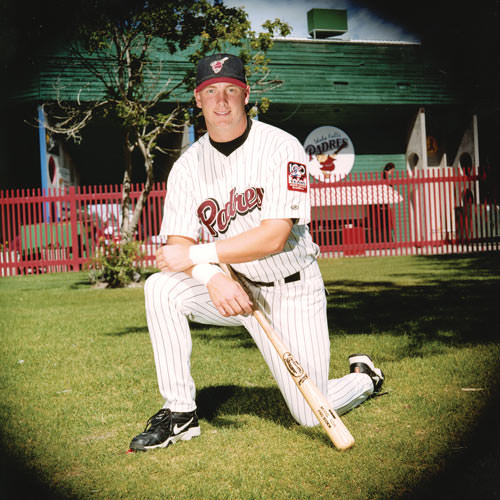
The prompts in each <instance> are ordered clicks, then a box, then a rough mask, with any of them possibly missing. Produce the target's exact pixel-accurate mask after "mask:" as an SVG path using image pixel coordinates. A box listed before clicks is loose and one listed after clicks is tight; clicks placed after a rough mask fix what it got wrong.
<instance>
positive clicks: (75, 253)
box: [68, 186, 80, 271]
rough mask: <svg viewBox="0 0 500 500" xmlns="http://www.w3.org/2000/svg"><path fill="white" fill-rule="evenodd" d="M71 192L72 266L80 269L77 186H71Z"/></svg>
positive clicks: (69, 191) (69, 192) (76, 269)
mask: <svg viewBox="0 0 500 500" xmlns="http://www.w3.org/2000/svg"><path fill="white" fill-rule="evenodd" d="M68 194H69V214H70V224H71V248H72V255H71V260H72V263H71V266H72V269H73V271H79V270H80V245H79V244H78V215H77V213H76V190H75V186H70V187H69V190H68Z"/></svg>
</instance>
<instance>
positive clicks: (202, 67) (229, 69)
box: [196, 54, 247, 91]
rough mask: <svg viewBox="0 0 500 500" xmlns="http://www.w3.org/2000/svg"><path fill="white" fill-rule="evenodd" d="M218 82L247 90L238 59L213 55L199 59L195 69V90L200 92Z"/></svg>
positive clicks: (242, 69) (241, 64) (226, 55)
mask: <svg viewBox="0 0 500 500" xmlns="http://www.w3.org/2000/svg"><path fill="white" fill-rule="evenodd" d="M218 82H227V83H233V84H234V85H238V87H241V88H243V89H246V88H247V79H246V76H245V67H244V66H243V62H242V61H241V59H240V58H239V57H237V56H233V55H232V54H214V55H212V56H207V57H204V58H203V59H200V61H199V62H198V66H197V68H196V90H197V91H200V90H202V89H203V88H205V87H206V86H207V85H211V84H212V83H218Z"/></svg>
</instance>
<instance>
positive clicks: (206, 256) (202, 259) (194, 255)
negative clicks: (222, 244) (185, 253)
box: [189, 243, 219, 264]
mask: <svg viewBox="0 0 500 500" xmlns="http://www.w3.org/2000/svg"><path fill="white" fill-rule="evenodd" d="M189 258H190V259H191V260H192V262H193V264H214V263H217V262H219V257H218V256H217V250H216V248H215V243H203V244H202V245H191V246H190V247H189Z"/></svg>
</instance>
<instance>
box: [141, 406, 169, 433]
mask: <svg viewBox="0 0 500 500" xmlns="http://www.w3.org/2000/svg"><path fill="white" fill-rule="evenodd" d="M167 421H168V425H170V424H171V422H172V412H171V411H170V410H169V409H168V408H162V409H161V410H160V411H159V412H157V413H155V414H154V415H153V416H152V417H151V418H150V419H149V420H148V421H147V423H146V427H145V429H144V432H148V431H150V430H153V429H155V428H156V427H158V426H159V425H163V424H164V423H165V422H167Z"/></svg>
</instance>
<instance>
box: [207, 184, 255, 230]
mask: <svg viewBox="0 0 500 500" xmlns="http://www.w3.org/2000/svg"><path fill="white" fill-rule="evenodd" d="M263 197H264V189H262V188H248V189H246V190H245V191H244V192H243V193H237V192H236V189H235V188H233V189H231V192H230V193H229V201H228V202H227V203H226V204H225V205H224V208H222V209H221V208H220V207H219V204H218V203H217V200H214V199H213V198H209V199H208V200H205V201H204V202H203V203H201V204H200V206H199V207H198V217H199V218H200V221H201V223H202V224H204V225H205V226H206V228H207V229H208V230H209V231H210V234H211V235H212V236H217V235H218V234H223V233H225V232H226V231H227V229H228V228H229V224H231V221H232V220H234V219H235V217H236V215H246V214H248V213H249V212H251V211H252V210H253V209H255V208H258V209H259V210H260V208H261V206H262V198H263Z"/></svg>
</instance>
